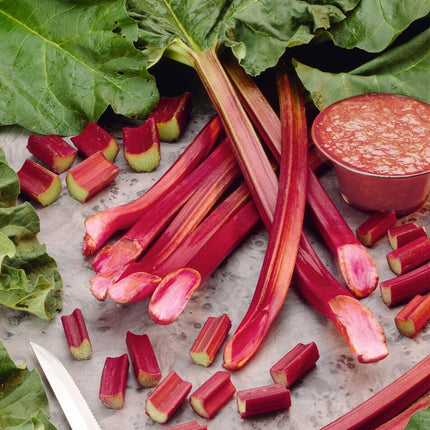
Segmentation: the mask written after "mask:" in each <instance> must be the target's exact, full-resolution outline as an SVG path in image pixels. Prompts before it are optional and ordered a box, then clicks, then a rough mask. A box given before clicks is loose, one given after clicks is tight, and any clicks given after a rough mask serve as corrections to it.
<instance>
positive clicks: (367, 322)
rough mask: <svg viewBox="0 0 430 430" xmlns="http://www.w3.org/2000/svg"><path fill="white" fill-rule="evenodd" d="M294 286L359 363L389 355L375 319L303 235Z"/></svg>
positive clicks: (380, 328) (370, 361) (382, 333)
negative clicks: (334, 331)
mask: <svg viewBox="0 0 430 430" xmlns="http://www.w3.org/2000/svg"><path fill="white" fill-rule="evenodd" d="M295 285H296V287H297V288H298V289H299V291H300V293H301V294H302V295H303V296H304V297H305V298H306V300H307V301H308V302H309V303H310V304H311V305H312V306H313V307H314V308H315V309H316V310H317V311H318V312H320V313H321V314H322V315H324V316H326V317H327V318H329V319H330V320H332V321H333V323H334V324H335V326H336V328H337V329H338V330H339V332H340V334H341V335H342V336H343V337H344V339H345V341H346V343H347V345H348V346H349V348H350V349H351V351H352V352H353V354H354V355H355V356H356V358H357V360H358V361H359V362H360V363H372V362H375V361H378V360H381V359H383V358H385V357H386V356H387V355H388V348H387V344H386V340H385V335H384V331H383V330H382V327H381V326H380V324H379V323H378V320H377V319H376V318H375V316H374V315H373V313H372V312H371V311H370V310H369V309H368V308H366V307H365V306H364V305H363V304H362V303H361V302H360V301H359V300H358V299H357V298H355V297H354V296H353V295H352V294H351V293H350V292H349V291H348V290H347V289H346V288H345V287H344V286H343V285H342V284H341V283H340V282H339V281H338V280H337V279H336V278H335V277H334V276H333V275H332V274H331V273H330V272H329V271H328V270H327V268H326V267H325V266H324V264H323V263H322V262H321V260H319V258H318V257H317V254H316V253H315V251H314V249H313V248H312V246H311V244H310V242H309V240H308V239H307V238H306V236H305V235H302V239H301V244H300V249H299V254H298V256H297V262H296V270H295Z"/></svg>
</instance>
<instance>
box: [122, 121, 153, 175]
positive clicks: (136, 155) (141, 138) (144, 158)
mask: <svg viewBox="0 0 430 430" xmlns="http://www.w3.org/2000/svg"><path fill="white" fill-rule="evenodd" d="M122 135H123V150H124V158H125V160H126V161H127V163H128V165H129V166H130V167H131V168H132V169H133V170H134V171H136V172H152V171H153V170H154V169H155V168H156V167H158V165H159V164H160V159H161V155H160V135H159V133H158V128H157V125H156V123H155V120H154V118H151V117H150V118H148V120H147V121H145V122H144V123H143V124H142V125H140V126H139V127H133V128H131V127H124V128H123V129H122Z"/></svg>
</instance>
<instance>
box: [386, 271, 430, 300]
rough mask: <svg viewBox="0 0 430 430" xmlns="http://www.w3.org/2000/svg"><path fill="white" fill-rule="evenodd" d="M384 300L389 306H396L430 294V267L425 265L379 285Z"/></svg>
mask: <svg viewBox="0 0 430 430" xmlns="http://www.w3.org/2000/svg"><path fill="white" fill-rule="evenodd" d="M379 289H380V291H381V296H382V300H383V301H384V303H385V304H386V305H387V306H388V307H391V306H395V305H398V304H401V303H404V302H407V301H408V300H410V299H412V298H413V297H414V296H415V295H416V294H426V293H428V292H430V265H429V264H423V265H422V266H419V267H417V268H416V269H414V270H411V271H410V272H407V273H405V274H403V275H400V276H395V277H394V278H392V279H387V280H386V281H383V282H381V283H380V285H379Z"/></svg>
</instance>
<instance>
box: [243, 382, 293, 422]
mask: <svg viewBox="0 0 430 430" xmlns="http://www.w3.org/2000/svg"><path fill="white" fill-rule="evenodd" d="M236 398H237V408H238V411H239V413H240V417H241V418H248V417H252V416H254V415H259V414H264V413H268V412H274V411H279V410H284V409H288V408H289V407H290V406H291V394H290V391H289V390H288V389H287V388H286V387H285V385H284V384H271V385H266V386H264V387H257V388H250V389H247V390H242V391H238V392H237V394H236Z"/></svg>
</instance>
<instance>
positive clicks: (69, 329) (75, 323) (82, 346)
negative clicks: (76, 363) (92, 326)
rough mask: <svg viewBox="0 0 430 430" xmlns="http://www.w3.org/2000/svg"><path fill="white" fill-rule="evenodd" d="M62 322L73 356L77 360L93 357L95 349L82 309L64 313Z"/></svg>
mask: <svg viewBox="0 0 430 430" xmlns="http://www.w3.org/2000/svg"><path fill="white" fill-rule="evenodd" d="M61 323H62V325H63V329H64V334H65V336H66V341H67V344H68V345H69V350H70V352H71V354H72V355H73V357H74V358H76V359H77V360H88V359H89V358H91V356H92V353H93V350H92V346H91V341H90V337H89V335H88V330H87V325H86V324H85V320H84V316H83V315H82V311H81V310H80V309H79V308H76V309H75V310H74V311H73V312H72V313H71V314H70V315H63V316H62V317H61Z"/></svg>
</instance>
